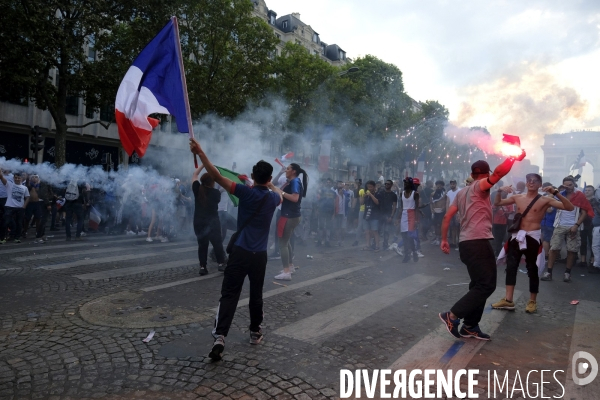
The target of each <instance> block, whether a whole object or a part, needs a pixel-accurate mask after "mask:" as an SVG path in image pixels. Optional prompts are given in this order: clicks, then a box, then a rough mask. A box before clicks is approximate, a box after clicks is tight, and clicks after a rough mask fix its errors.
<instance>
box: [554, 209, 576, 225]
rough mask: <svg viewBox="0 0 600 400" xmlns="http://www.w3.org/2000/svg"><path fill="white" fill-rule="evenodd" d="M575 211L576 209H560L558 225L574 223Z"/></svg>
mask: <svg viewBox="0 0 600 400" xmlns="http://www.w3.org/2000/svg"><path fill="white" fill-rule="evenodd" d="M575 212H576V210H573V211H566V210H561V211H560V220H559V221H558V225H560V226H573V225H575V222H577V221H575Z"/></svg>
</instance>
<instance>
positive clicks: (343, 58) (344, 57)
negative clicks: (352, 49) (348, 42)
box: [339, 50, 346, 60]
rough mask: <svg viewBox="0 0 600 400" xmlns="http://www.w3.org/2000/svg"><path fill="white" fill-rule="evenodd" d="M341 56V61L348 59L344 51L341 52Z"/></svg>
mask: <svg viewBox="0 0 600 400" xmlns="http://www.w3.org/2000/svg"><path fill="white" fill-rule="evenodd" d="M339 56H340V60H345V59H346V53H344V52H343V51H342V50H340V53H339Z"/></svg>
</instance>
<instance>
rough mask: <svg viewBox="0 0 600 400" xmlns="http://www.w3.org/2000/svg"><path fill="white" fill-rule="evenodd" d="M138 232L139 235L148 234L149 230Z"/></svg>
mask: <svg viewBox="0 0 600 400" xmlns="http://www.w3.org/2000/svg"><path fill="white" fill-rule="evenodd" d="M137 234H138V235H147V234H148V232H144V231H139V232H138V233H137Z"/></svg>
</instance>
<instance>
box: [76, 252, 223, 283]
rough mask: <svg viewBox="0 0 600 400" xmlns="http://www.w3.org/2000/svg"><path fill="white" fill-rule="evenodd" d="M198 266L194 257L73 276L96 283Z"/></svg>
mask: <svg viewBox="0 0 600 400" xmlns="http://www.w3.org/2000/svg"><path fill="white" fill-rule="evenodd" d="M197 264H198V257H194V258H187V259H184V260H177V261H169V262H164V263H156V264H147V265H141V266H139V267H128V268H120V269H113V270H107V271H100V272H92V273H89V274H81V275H73V276H74V277H75V278H78V279H81V280H89V281H94V280H98V279H108V278H118V277H121V276H129V275H136V274H141V273H144V272H151V271H160V270H162V269H170V268H179V267H187V266H190V265H197ZM213 276H217V275H216V274H215V275H212V276H211V277H213ZM203 278H204V277H203ZM196 280H200V279H198V278H196ZM142 290H143V289H142ZM145 291H148V290H145Z"/></svg>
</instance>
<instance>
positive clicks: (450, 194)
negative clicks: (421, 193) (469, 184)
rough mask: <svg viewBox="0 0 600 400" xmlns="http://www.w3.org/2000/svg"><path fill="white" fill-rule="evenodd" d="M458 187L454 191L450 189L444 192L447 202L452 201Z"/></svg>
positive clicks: (450, 202)
mask: <svg viewBox="0 0 600 400" xmlns="http://www.w3.org/2000/svg"><path fill="white" fill-rule="evenodd" d="M459 190H460V189H458V188H457V189H456V190H455V191H452V190H448V191H447V192H446V196H447V197H448V204H450V205H452V202H453V201H454V198H455V197H456V193H458V192H459Z"/></svg>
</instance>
